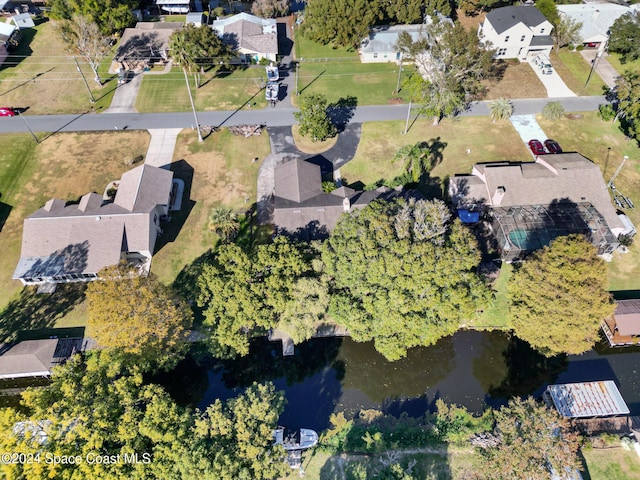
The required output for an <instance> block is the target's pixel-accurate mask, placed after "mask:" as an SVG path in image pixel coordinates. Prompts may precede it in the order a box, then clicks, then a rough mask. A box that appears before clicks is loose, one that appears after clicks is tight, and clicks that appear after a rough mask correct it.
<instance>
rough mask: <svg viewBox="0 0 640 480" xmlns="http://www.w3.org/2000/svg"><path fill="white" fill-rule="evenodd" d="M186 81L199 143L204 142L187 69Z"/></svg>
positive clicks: (185, 72)
mask: <svg viewBox="0 0 640 480" xmlns="http://www.w3.org/2000/svg"><path fill="white" fill-rule="evenodd" d="M182 72H183V73H184V81H185V82H187V91H188V92H189V101H190V102H191V110H193V118H194V119H195V121H196V128H197V129H198V141H199V142H204V139H203V138H202V132H201V131H200V122H198V114H197V113H196V105H195V104H194V103H193V96H192V95H191V86H190V85H189V77H188V76H187V69H186V68H183V69H182Z"/></svg>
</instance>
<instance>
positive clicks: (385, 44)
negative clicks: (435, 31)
mask: <svg viewBox="0 0 640 480" xmlns="http://www.w3.org/2000/svg"><path fill="white" fill-rule="evenodd" d="M424 31H425V30H424V25H393V26H390V27H377V28H372V29H371V33H369V39H368V41H367V40H366V39H365V45H364V46H362V47H361V48H360V52H362V53H378V52H396V51H398V49H397V48H396V43H397V42H398V36H399V35H400V32H407V33H408V34H409V35H411V39H412V40H413V41H414V42H415V41H417V40H419V39H420V35H421V34H422V33H423V32H424Z"/></svg>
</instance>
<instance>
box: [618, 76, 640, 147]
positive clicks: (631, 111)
mask: <svg viewBox="0 0 640 480" xmlns="http://www.w3.org/2000/svg"><path fill="white" fill-rule="evenodd" d="M611 97H612V99H613V103H614V105H615V108H616V110H617V115H616V116H617V117H618V118H620V122H621V128H622V130H623V131H625V133H627V134H628V135H629V136H630V137H632V138H635V139H636V141H640V75H639V74H638V73H636V72H634V71H629V70H627V71H626V72H624V73H623V74H622V75H620V76H619V77H618V78H617V79H616V86H615V88H614V89H613V90H612V91H611Z"/></svg>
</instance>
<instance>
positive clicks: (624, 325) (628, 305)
mask: <svg viewBox="0 0 640 480" xmlns="http://www.w3.org/2000/svg"><path fill="white" fill-rule="evenodd" d="M614 318H615V321H616V327H617V328H618V333H619V334H620V335H640V299H631V300H618V301H617V302H616V311H615V313H614Z"/></svg>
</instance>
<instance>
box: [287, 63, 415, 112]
mask: <svg viewBox="0 0 640 480" xmlns="http://www.w3.org/2000/svg"><path fill="white" fill-rule="evenodd" d="M412 71H413V67H411V66H404V67H403V70H402V72H401V78H400V86H401V87H402V81H403V80H404V79H405V78H406V77H407V76H408V75H409V74H410V73H411V72H412ZM397 82H398V66H397V65H396V64H395V63H365V64H361V63H349V62H346V63H345V62H322V63H307V62H303V63H301V64H300V66H299V78H298V89H299V92H300V93H301V94H302V95H304V94H308V93H321V94H323V95H325V96H326V97H327V99H328V100H329V102H334V101H336V100H338V99H339V98H347V97H355V98H356V99H357V102H358V105H384V104H387V103H389V102H397V101H398V100H397V99H398V98H402V91H401V92H400V94H396V93H394V92H395V90H396V86H397Z"/></svg>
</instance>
